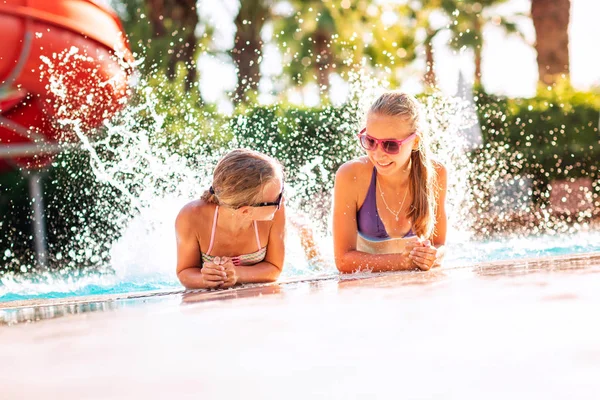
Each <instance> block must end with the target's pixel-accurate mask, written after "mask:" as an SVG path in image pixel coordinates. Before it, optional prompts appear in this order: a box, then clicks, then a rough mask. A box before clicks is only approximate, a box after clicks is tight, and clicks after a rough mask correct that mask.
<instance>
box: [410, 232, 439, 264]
mask: <svg viewBox="0 0 600 400" xmlns="http://www.w3.org/2000/svg"><path fill="white" fill-rule="evenodd" d="M408 250H410V252H409V253H408V258H409V259H410V260H411V261H412V262H413V264H414V265H415V266H416V267H417V268H419V269H420V270H421V271H429V269H431V267H433V266H436V265H439V264H440V262H441V259H442V252H441V251H440V249H438V248H436V247H435V246H433V245H432V244H431V241H429V240H418V241H416V242H414V246H412V248H410V247H409V248H408Z"/></svg>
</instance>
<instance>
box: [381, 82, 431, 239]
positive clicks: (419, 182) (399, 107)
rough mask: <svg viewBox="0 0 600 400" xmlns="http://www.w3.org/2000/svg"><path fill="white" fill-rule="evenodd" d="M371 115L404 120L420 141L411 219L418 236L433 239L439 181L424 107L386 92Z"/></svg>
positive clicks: (415, 159)
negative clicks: (432, 156)
mask: <svg viewBox="0 0 600 400" xmlns="http://www.w3.org/2000/svg"><path fill="white" fill-rule="evenodd" d="M369 113H373V114H378V115H385V116H390V117H400V118H404V119H406V120H407V121H408V122H409V123H410V124H411V125H412V129H413V131H414V132H415V133H416V134H417V136H418V137H419V141H418V147H417V148H416V149H415V148H413V150H412V152H411V154H410V158H411V169H410V190H411V192H412V195H413V200H412V203H411V206H410V209H409V212H408V218H409V219H410V220H411V221H412V224H413V232H415V234H417V235H418V236H421V237H424V238H430V237H431V236H433V232H434V227H435V214H436V206H437V201H436V196H437V177H436V170H435V167H434V163H433V160H432V158H431V149H430V145H429V135H428V130H427V124H426V122H425V119H424V115H423V112H422V110H421V105H420V103H419V102H418V100H417V99H415V98H414V97H413V96H411V95H409V94H406V93H402V92H386V93H384V94H382V95H381V96H380V97H379V98H378V99H377V100H376V101H375V102H374V103H373V105H372V106H371V108H370V109H369Z"/></svg>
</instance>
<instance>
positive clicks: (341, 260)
mask: <svg viewBox="0 0 600 400" xmlns="http://www.w3.org/2000/svg"><path fill="white" fill-rule="evenodd" d="M335 266H336V268H337V270H338V271H339V272H340V273H341V274H351V273H353V272H355V271H356V269H357V268H356V264H355V263H354V262H353V261H351V260H349V259H348V257H347V256H346V255H345V254H344V255H343V256H340V257H336V258H335Z"/></svg>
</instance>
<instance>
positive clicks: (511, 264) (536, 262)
mask: <svg viewBox="0 0 600 400" xmlns="http://www.w3.org/2000/svg"><path fill="white" fill-rule="evenodd" d="M590 260H600V252H588V253H580V254H567V255H561V256H546V257H529V258H518V259H511V260H499V261H489V262H479V263H474V264H467V265H464V266H457V267H452V268H447V270H448V271H452V270H457V269H466V268H471V269H477V270H482V269H498V268H500V269H502V268H511V269H519V268H530V267H535V266H543V265H546V264H548V265H551V264H557V263H559V264H561V263H565V262H571V263H583V262H585V263H587V262H589V261H590ZM437 270H438V269H436V271H437ZM399 272H401V273H406V272H409V273H419V274H420V273H422V272H420V271H394V272H380V273H371V272H362V273H360V272H359V273H354V274H348V275H340V274H327V275H321V276H311V277H298V278H290V279H286V280H282V281H276V282H270V283H258V284H246V285H243V286H239V287H234V288H229V289H190V290H185V289H183V288H182V289H180V290H153V291H143V292H130V293H117V294H105V295H92V296H73V297H65V298H60V299H29V300H14V301H8V302H3V303H0V311H9V310H13V311H14V310H18V309H24V308H36V307H53V306H68V305H82V304H90V303H100V302H112V301H121V300H133V299H142V298H156V297H163V296H169V295H177V294H181V295H183V294H195V293H206V294H207V299H208V298H210V297H211V296H210V295H211V294H219V293H224V292H226V293H233V292H238V291H245V290H248V289H254V288H260V287H269V286H276V285H278V286H280V285H284V286H286V285H294V284H299V283H305V282H318V281H332V280H363V279H371V278H376V277H380V276H385V275H390V274H396V273H399Z"/></svg>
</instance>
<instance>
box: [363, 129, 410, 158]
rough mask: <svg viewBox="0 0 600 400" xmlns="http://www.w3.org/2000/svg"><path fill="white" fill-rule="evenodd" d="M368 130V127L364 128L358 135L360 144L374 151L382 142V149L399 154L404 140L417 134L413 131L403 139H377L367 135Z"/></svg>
mask: <svg viewBox="0 0 600 400" xmlns="http://www.w3.org/2000/svg"><path fill="white" fill-rule="evenodd" d="M366 132H367V128H364V129H363V130H362V131H360V133H359V134H358V135H357V136H358V140H359V141H360V145H361V146H362V147H363V149H365V150H369V151H373V150H375V149H376V148H377V146H378V145H379V144H381V149H382V150H383V151H384V152H386V153H388V154H398V152H400V147H401V146H402V144H403V143H404V142H407V141H409V140H411V139H413V138H414V137H415V136H417V134H416V133H412V134H411V135H410V136H409V137H407V138H405V139H402V140H396V139H375V138H374V137H372V136H369V135H367V134H366Z"/></svg>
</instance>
